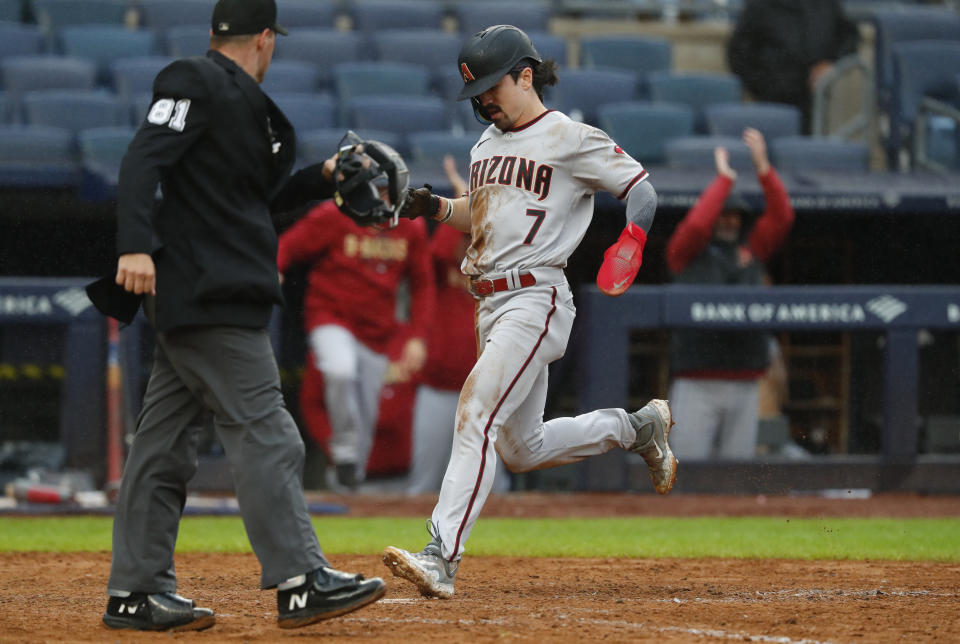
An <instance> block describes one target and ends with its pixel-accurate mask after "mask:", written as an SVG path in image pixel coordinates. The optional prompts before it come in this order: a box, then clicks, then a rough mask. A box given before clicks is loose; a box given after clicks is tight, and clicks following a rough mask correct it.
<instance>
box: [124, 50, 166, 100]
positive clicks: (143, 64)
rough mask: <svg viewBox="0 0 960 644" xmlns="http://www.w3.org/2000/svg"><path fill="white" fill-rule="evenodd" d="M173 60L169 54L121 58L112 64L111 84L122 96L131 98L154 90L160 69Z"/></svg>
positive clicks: (127, 98)
mask: <svg viewBox="0 0 960 644" xmlns="http://www.w3.org/2000/svg"><path fill="white" fill-rule="evenodd" d="M171 62H173V58H170V57H168V56H141V57H135V58H120V59H118V60H115V61H113V63H112V64H111V65H110V76H111V81H110V83H111V85H112V87H113V91H114V92H115V93H116V94H117V95H118V96H120V97H122V98H124V99H126V100H130V99H132V98H133V97H134V96H136V95H138V94H143V93H150V92H152V91H153V79H154V78H156V77H157V74H159V73H160V70H161V69H163V68H164V67H166V66H167V65H169V64H170V63H171Z"/></svg>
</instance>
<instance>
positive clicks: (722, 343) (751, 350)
mask: <svg viewBox="0 0 960 644" xmlns="http://www.w3.org/2000/svg"><path fill="white" fill-rule="evenodd" d="M743 140H744V143H746V144H747V147H748V148H749V149H750V155H751V158H752V160H753V164H754V166H755V167H756V170H757V178H758V179H759V181H760V186H761V187H762V188H763V195H764V198H765V200H766V209H765V210H764V212H763V214H762V215H761V216H760V217H759V218H758V219H757V220H756V223H754V224H753V226H752V227H751V228H750V229H749V231H747V229H746V226H745V225H744V221H743V219H744V215H745V214H747V213H749V211H750V207H749V206H748V205H747V203H746V202H745V201H744V200H743V199H742V198H741V197H739V196H738V195H737V194H736V193H734V192H732V190H733V186H734V182H735V181H736V180H737V173H736V171H735V170H733V168H731V167H730V162H729V153H728V151H727V150H726V149H725V148H717V149H716V150H714V158H715V162H716V166H717V176H716V178H715V179H714V180H713V181H712V182H711V183H710V185H708V186H707V188H706V189H705V190H704V191H703V193H702V194H701V195H700V198H699V199H698V200H697V202H696V203H695V204H694V206H693V208H691V209H690V212H688V213H687V214H686V216H685V217H684V218H683V220H682V221H681V222H680V223H679V224H678V225H677V228H676V230H674V232H673V235H671V237H670V240H669V242H668V243H667V255H666V259H667V265H668V267H669V268H670V272H671V273H672V274H673V276H674V281H675V282H677V283H680V284H717V285H721V284H723V285H741V286H760V285H761V284H762V283H763V279H764V270H765V267H764V264H765V263H766V262H767V261H768V260H769V259H770V258H771V257H772V256H773V254H774V253H776V252H777V250H778V249H779V248H780V246H781V245H782V244H783V242H784V240H785V239H786V237H787V234H788V233H789V232H790V228H791V226H792V225H793V219H794V213H793V207H792V206H791V205H790V199H789V197H788V196H787V191H786V189H785V188H784V187H783V183H781V182H780V177H779V176H778V175H777V172H776V170H774V169H773V166H771V165H770V160H769V158H768V157H767V145H766V142H765V141H764V138H763V135H762V134H761V133H760V132H759V131H757V130H754V129H752V128H747V129H746V130H745V131H744V133H743ZM671 362H672V375H673V382H672V384H671V387H670V400H672V401H673V403H674V407H673V408H674V409H675V410H676V412H675V417H676V422H677V428H676V430H675V431H674V434H673V445H674V449H675V450H676V452H677V455H678V456H683V457H685V458H687V459H706V458H710V457H716V456H719V457H721V458H751V457H753V456H754V452H755V448H756V442H757V415H758V406H757V392H758V381H759V379H760V377H761V376H762V375H763V373H764V372H765V371H766V369H767V367H768V366H769V364H770V353H769V341H768V338H767V335H766V334H765V333H758V332H756V331H714V330H702V329H685V330H681V331H675V332H674V334H673V346H672V355H671Z"/></svg>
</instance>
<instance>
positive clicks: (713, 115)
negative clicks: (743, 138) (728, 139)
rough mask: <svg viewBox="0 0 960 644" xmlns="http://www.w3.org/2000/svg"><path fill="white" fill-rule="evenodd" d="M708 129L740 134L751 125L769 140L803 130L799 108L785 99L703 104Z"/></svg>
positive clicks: (796, 133)
mask: <svg viewBox="0 0 960 644" xmlns="http://www.w3.org/2000/svg"><path fill="white" fill-rule="evenodd" d="M704 116H705V118H706V121H707V130H708V131H709V133H710V134H719V135H721V136H740V135H741V134H743V130H744V129H745V128H748V127H752V128H755V129H757V130H760V132H762V133H763V136H764V137H765V138H766V139H767V140H768V141H772V140H773V139H775V138H777V137H780V136H797V135H798V134H800V110H798V109H797V108H796V107H793V106H792V105H785V104H782V103H761V102H757V103H717V104H715V105H708V106H706V107H705V108H704Z"/></svg>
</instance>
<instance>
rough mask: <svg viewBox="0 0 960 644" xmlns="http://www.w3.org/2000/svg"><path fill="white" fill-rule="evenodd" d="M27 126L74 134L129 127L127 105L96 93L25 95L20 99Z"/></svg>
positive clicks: (77, 91) (68, 92) (108, 94)
mask: <svg viewBox="0 0 960 644" xmlns="http://www.w3.org/2000/svg"><path fill="white" fill-rule="evenodd" d="M21 103H22V105H23V114H24V122H25V123H26V124H27V125H49V126H53V127H61V128H65V129H67V130H70V131H71V132H73V133H74V134H76V133H77V132H79V131H80V130H84V129H87V128H91V127H112V126H118V125H129V124H130V112H129V110H128V109H127V105H126V102H124V101H122V100H120V99H118V98H117V97H116V96H114V95H113V94H110V93H108V92H102V91H96V90H59V89H48V90H39V91H33V92H27V93H25V94H24V95H23V97H22V98H21Z"/></svg>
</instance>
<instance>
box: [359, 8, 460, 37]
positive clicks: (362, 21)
mask: <svg viewBox="0 0 960 644" xmlns="http://www.w3.org/2000/svg"><path fill="white" fill-rule="evenodd" d="M350 18H351V20H352V21H353V29H354V31H357V32H359V33H362V34H364V35H365V36H367V37H372V36H374V35H376V34H377V33H378V32H380V31H382V30H385V29H438V30H439V29H443V4H442V3H439V2H435V1H433V0H354V2H353V3H352V5H351V7H350Z"/></svg>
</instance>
